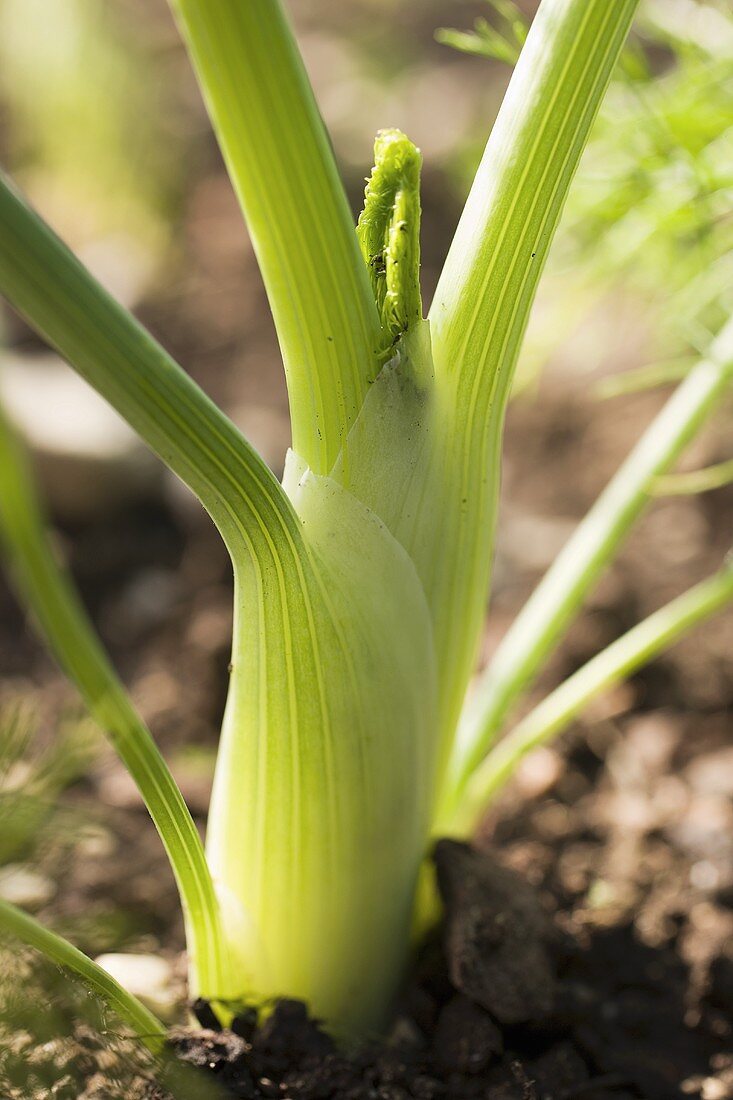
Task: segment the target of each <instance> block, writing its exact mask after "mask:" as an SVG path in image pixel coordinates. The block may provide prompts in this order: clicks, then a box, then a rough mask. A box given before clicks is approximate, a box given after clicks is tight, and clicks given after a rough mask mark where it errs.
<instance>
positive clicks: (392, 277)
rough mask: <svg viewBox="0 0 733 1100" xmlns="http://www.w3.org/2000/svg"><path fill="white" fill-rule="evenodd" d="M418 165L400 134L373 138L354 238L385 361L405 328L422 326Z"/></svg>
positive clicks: (387, 132) (385, 133)
mask: <svg viewBox="0 0 733 1100" xmlns="http://www.w3.org/2000/svg"><path fill="white" fill-rule="evenodd" d="M421 163H422V158H421V156H420V152H419V150H418V149H416V148H415V146H414V145H413V144H412V142H411V141H410V140H409V138H407V137H405V135H404V134H403V133H402V132H401V131H400V130H382V131H380V133H379V134H377V139H376V141H375V143H374V168H373V169H372V174H371V176H370V177H369V179H368V180H367V186H366V191H365V194H364V209H363V211H362V213H361V216H360V218H359V224H358V225H357V229H356V234H357V237H358V240H359V245H360V247H361V254H362V256H363V258H364V262H365V264H366V265H367V268H368V271H369V275H370V278H371V283H372V292H373V294H374V300H375V302H376V304H377V310H378V311H379V315H380V317H381V320H382V325H383V327H384V330H385V335H386V336H387V337H388V343H387V347H386V349H385V350H386V353H387V355H389V354H390V353H391V351H392V348H393V346H394V343H395V342H396V341H397V340H398V339H399V337H400V336H402V334H403V333H404V332H406V331H407V329H408V328H409V327H410V325H413V324H416V323H417V322H418V321H421V320H422V300H421V297H420V166H421Z"/></svg>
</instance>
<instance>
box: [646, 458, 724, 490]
mask: <svg viewBox="0 0 733 1100" xmlns="http://www.w3.org/2000/svg"><path fill="white" fill-rule="evenodd" d="M732 482H733V458H729V459H727V460H726V461H725V462H716V464H715V465H714V466H706V467H705V469H704V470H690V471H689V473H684V474H666V475H663V476H662V477H657V478H655V479H654V481H653V482H652V487H651V491H652V494H653V495H654V496H655V497H672V496H694V495H695V494H696V493H709V492H710V491H711V490H712V489H722V488H723V486H724V485H730V484H731V483H732Z"/></svg>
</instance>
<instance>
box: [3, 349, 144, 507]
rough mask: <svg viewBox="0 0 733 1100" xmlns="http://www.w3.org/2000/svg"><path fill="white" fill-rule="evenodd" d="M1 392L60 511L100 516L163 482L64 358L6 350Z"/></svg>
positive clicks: (131, 435)
mask: <svg viewBox="0 0 733 1100" xmlns="http://www.w3.org/2000/svg"><path fill="white" fill-rule="evenodd" d="M0 396H1V397H2V400H3V402H4V404H5V406H6V407H7V410H8V415H9V416H10V418H11V420H12V421H13V423H14V424H15V425H16V426H17V427H18V429H19V430H20V432H21V433H22V435H23V438H24V439H26V440H27V441H28V444H29V445H30V447H31V449H32V451H33V453H34V455H35V458H36V466H37V469H38V473H39V476H40V478H41V481H42V484H43V488H44V493H45V496H46V498H47V499H49V500H50V501H51V502H52V504H53V508H54V511H55V512H56V513H57V514H61V515H64V516H69V517H71V518H74V519H76V518H79V517H86V516H88V515H98V514H99V513H100V512H104V511H109V510H110V508H115V507H118V506H119V503H120V501H121V500H123V499H124V500H130V499H135V498H139V497H141V496H149V495H150V492H151V489H152V488H154V487H155V486H156V484H157V483H159V482H160V479H161V471H160V467H159V464H158V463H157V462H156V461H155V459H154V458H153V457H152V455H151V454H150V452H149V451H147V450H146V448H145V447H143V445H142V444H141V442H140V440H139V439H138V437H137V436H136V434H135V432H134V431H133V430H132V428H130V427H129V425H128V424H127V423H126V422H125V421H124V420H123V419H122V417H121V416H119V415H118V413H116V412H115V411H114V409H112V407H111V406H110V405H108V404H107V402H106V401H104V400H103V399H102V398H101V397H100V396H99V395H98V394H97V393H95V391H94V390H93V389H92V388H91V386H89V385H87V383H86V382H85V381H84V380H83V379H82V378H80V377H79V376H78V375H77V374H75V373H74V371H73V370H72V369H71V367H69V366H67V365H66V363H64V362H63V360H62V359H61V358H60V357H59V356H57V355H54V354H53V353H51V352H44V353H43V354H39V355H35V356H30V355H4V356H3V369H2V372H0Z"/></svg>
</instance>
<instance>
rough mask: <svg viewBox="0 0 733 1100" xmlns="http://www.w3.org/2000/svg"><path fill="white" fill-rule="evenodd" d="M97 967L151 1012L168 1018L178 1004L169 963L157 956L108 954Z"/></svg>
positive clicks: (99, 959) (102, 957)
mask: <svg viewBox="0 0 733 1100" xmlns="http://www.w3.org/2000/svg"><path fill="white" fill-rule="evenodd" d="M95 961H96V962H97V964H98V965H99V966H101V967H102V969H103V970H106V971H107V973H108V974H111V975H112V977H113V978H115V979H116V980H117V981H118V982H119V983H120V985H121V986H123V987H124V988H125V989H126V990H127V991H128V992H129V993H133V994H134V995H135V996H136V997H139V998H140V1000H141V1001H143V1003H144V1004H146V1005H147V1006H148V1007H149V1008H150V1009H151V1010H152V1011H154V1012H156V1013H157V1014H158V1015H160V1016H162V1017H163V1018H170V1017H171V1016H172V1015H173V1013H174V1011H175V1009H176V1006H177V1004H178V990H177V988H176V983H175V980H174V977H173V970H172V967H171V965H170V963H169V962H168V961H167V960H166V959H163V958H161V957H160V956H159V955H142V954H141V955H136V954H132V953H129V954H128V953H123V952H119V953H110V954H107V955H100V956H99V957H98V958H97V959H96V960H95Z"/></svg>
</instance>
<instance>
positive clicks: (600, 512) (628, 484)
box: [445, 321, 733, 805]
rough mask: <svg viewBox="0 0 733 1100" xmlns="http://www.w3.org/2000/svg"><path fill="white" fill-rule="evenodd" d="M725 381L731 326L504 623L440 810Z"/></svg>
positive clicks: (729, 371)
mask: <svg viewBox="0 0 733 1100" xmlns="http://www.w3.org/2000/svg"><path fill="white" fill-rule="evenodd" d="M732 379H733V321H731V322H729V324H728V325H727V326H726V328H725V329H724V330H723V332H721V334H720V336H719V337H718V339H717V340H716V341H715V343H714V344H713V346H712V347H711V349H710V353H709V357H708V358H707V359H706V360H703V362H701V363H699V364H698V365H697V366H696V367H695V368H694V369H693V370H692V371H690V373H689V374H688V376H687V378H686V379H685V380H684V382H682V383H681V384H680V386H679V387H678V388H677V390H676V391H675V393H674V394H673V395H672V397H671V398H670V399H669V400H668V401H667V403H666V405H665V406H664V407H663V409H662V410H661V412H660V413H658V415H657V416H656V417H655V419H654V420H653V421H652V423H651V424H650V425H649V427H648V428H647V430H646V431H645V433H644V434H643V436H642V437H641V439H640V440H639V442H638V443H637V444H636V446H635V447H634V448H633V450H632V451H631V453H630V454H629V456H628V457H627V459H626V461H625V462H624V463H623V464H622V465H621V467H620V468H619V470H618V471H617V473H616V474H615V475H614V477H613V478H612V479H611V481H610V482H609V484H608V486H607V487H606V489H605V490H604V492H603V493H602V494H601V495H600V496H599V498H598V500H597V501H596V503H595V504H594V505H593V507H592V508H591V510H590V511H589V512H588V514H587V516H586V517H585V519H584V520H583V521H582V522H581V523H580V524H579V526H578V527H577V529H576V531H575V532H574V534H573V535H572V537H571V538H570V539H569V540H568V542H567V543H566V545H565V547H564V548H563V550H562V551H561V553H560V554H559V555H558V556H557V558H556V559H555V561H554V562H553V564H552V565H551V566H550V569H549V570H548V571H547V573H546V574H545V576H544V577H543V579H542V581H541V582H540V584H539V585H538V587H537V588H536V589H535V591H534V592H533V594H532V596H531V597H530V599H529V600H528V601H527V603H526V604H525V606H524V608H523V609H522V611H521V612H520V614H519V615H518V616H517V618H516V619H515V620H514V622H513V623H512V626H511V627H510V629H509V631H508V632H507V634H506V636H505V637H504V639H503V641H502V643H501V645H500V646H499V648H498V650H497V652H496V653H495V655H494V658H493V660H492V662H491V664H490V666H489V668H488V669H487V670H486V672H485V673H484V674H483V676H482V677H481V679H480V681H479V684H478V688H477V692H476V694H475V695H474V697H473V698H472V700H471V701H470V703H469V704H468V706H467V708H466V711H465V713H464V718H463V721H462V723H461V727H460V729H459V735H458V739H457V741H456V745H455V748H454V752H453V759H452V761H451V768H450V774H449V776H448V778H447V781H446V789H445V798H446V799H447V804H448V805H455V804H456V803H457V802H459V801H460V799H461V791H462V790H463V788H464V786H465V784H466V782H467V781H468V778H469V776H470V774H471V772H472V771H473V770H474V769H475V768H476V767H477V766H478V765H479V763H480V761H481V759H482V758H483V757H484V755H485V754H486V752H487V750H488V748H489V747H490V745H491V744H492V742H493V741H494V739H495V737H496V736H497V734H498V732H499V730H500V729H501V725H502V723H503V721H504V720H505V718H506V716H507V714H508V712H509V710H510V708H511V707H512V705H513V704H514V703H515V702H516V701H517V699H518V698H519V696H520V695H521V694H522V692H524V691H525V690H526V689H527V688H528V687H529V685H530V684H531V683H532V681H533V679H534V678H535V676H536V675H537V673H538V672H539V670H540V668H541V667H542V664H543V662H544V661H545V660H546V658H547V657H548V656H549V654H550V653H551V652H552V650H553V648H554V646H555V645H556V644H557V642H558V640H559V639H560V638H561V637H562V636H563V634H564V633H565V631H566V630H567V628H568V626H569V625H570V623H571V622H572V621H573V619H574V618H575V616H576V614H577V613H578V611H579V610H580V608H581V606H582V604H583V601H584V599H585V597H586V595H587V593H588V592H589V590H590V588H591V586H592V585H593V584H594V583H595V581H596V580H597V579H598V577H599V576H600V574H601V573H602V571H603V569H604V568H605V567H606V565H607V564H608V563H609V562H610V561H611V560H612V559H613V557H614V555H615V554H616V553H617V551H618V549H619V547H620V545H621V543H622V541H623V539H624V538H625V537H626V535H627V534H628V532H629V531H630V529H631V527H632V525H633V524H634V522H635V521H636V519H637V518H638V517H639V515H640V514H641V512H642V511H643V510H644V508H645V506H646V505H647V503H648V501H649V494H650V490H651V487H652V484H653V481H654V478H655V477H657V476H658V475H659V474H660V473H662V472H663V471H665V470H667V469H669V467H670V466H671V465H672V463H673V462H674V461H675V460H676V459H677V457H678V456H679V454H680V453H681V451H682V450H683V448H684V447H685V446H686V445H687V443H689V442H690V440H691V439H692V438H693V437H694V436H695V434H696V433H697V431H698V430H699V428H700V427H701V425H702V424H703V423H704V422H705V420H706V419H707V417H708V416H709V415H710V414H711V413H712V412H713V411H715V409H717V408H718V406H719V404H720V400H721V397H722V396H723V394H724V393H725V392H726V390H727V389H728V387H729V386H730V384H731V380H732Z"/></svg>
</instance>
